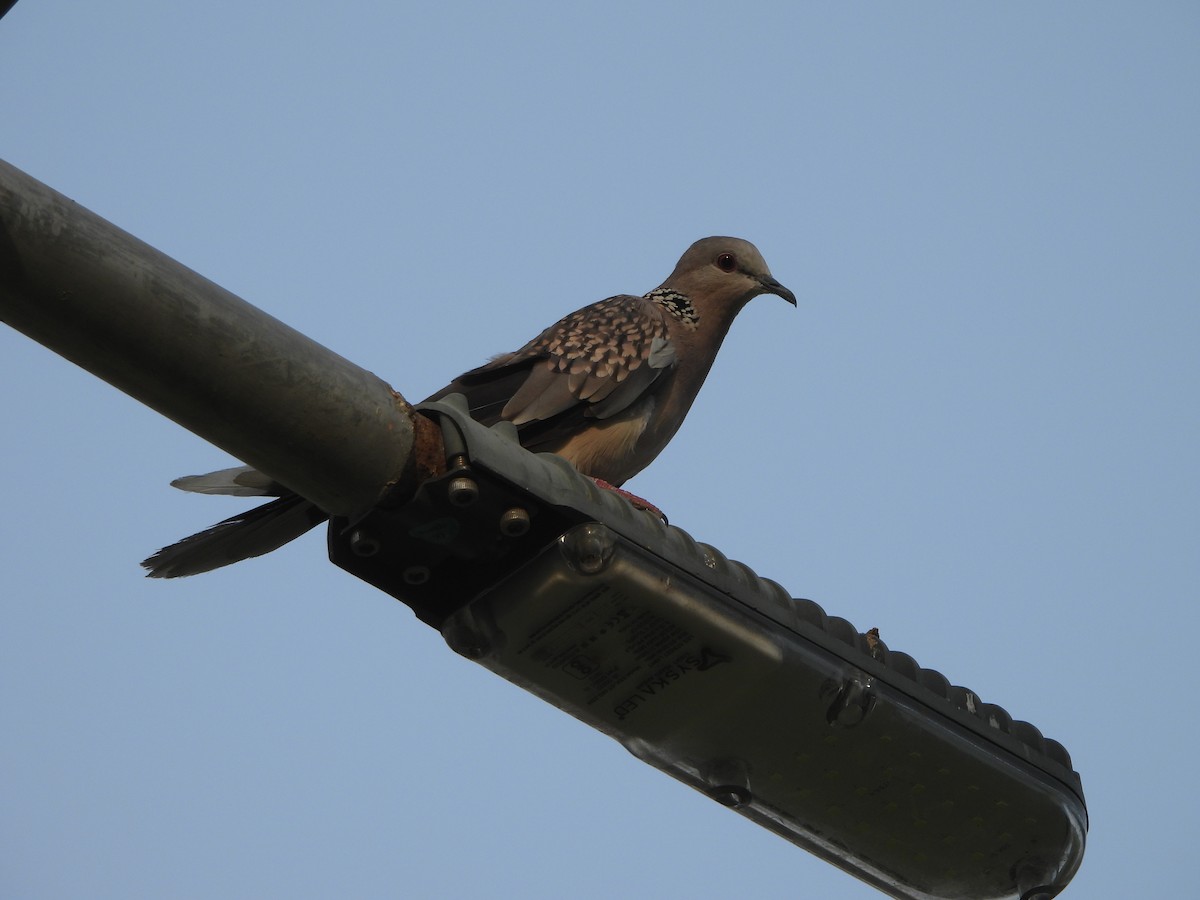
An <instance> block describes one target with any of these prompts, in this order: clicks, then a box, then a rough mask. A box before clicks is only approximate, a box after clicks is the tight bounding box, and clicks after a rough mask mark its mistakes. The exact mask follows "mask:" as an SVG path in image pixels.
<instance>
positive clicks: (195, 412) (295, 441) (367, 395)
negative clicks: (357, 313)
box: [0, 160, 425, 516]
mask: <svg viewBox="0 0 1200 900" xmlns="http://www.w3.org/2000/svg"><path fill="white" fill-rule="evenodd" d="M0 320H3V321H4V322H7V323H8V324H9V325H11V326H12V327H13V328H15V329H17V330H18V331H21V332H23V333H24V334H26V335H28V336H29V337H31V338H33V339H34V340H35V341H38V342H39V343H41V344H44V345H45V346H47V347H49V348H50V349H51V350H53V351H54V352H56V353H58V354H60V355H62V356H64V357H66V358H67V359H69V360H71V361H72V362H74V363H75V364H77V365H79V366H81V367H83V368H84V369H86V370H88V371H89V372H91V373H92V374H94V375H96V376H98V377H100V378H102V379H104V380H105V381H107V382H108V383H109V384H111V385H113V386H114V387H116V388H119V389H120V390H122V391H124V392H125V393H127V394H129V395H131V396H133V397H135V398H136V399H138V400H140V401H142V402H143V403H145V404H146V405H147V406H150V407H152V408H153V409H155V410H157V411H158V412H160V413H162V414H163V415H165V416H167V417H168V418H171V419H173V420H174V421H176V422H178V423H179V424H180V425H182V426H183V427H184V428H187V429H188V430H190V431H193V432H195V433H196V434H197V435H199V436H200V437H203V438H205V439H206V440H208V441H211V442H212V443H214V444H216V445H217V446H218V447H221V448H222V449H224V450H226V451H228V452H229V453H231V454H232V455H233V456H235V457H237V458H238V459H241V460H243V461H244V462H246V463H248V464H249V465H252V466H254V467H255V468H257V469H260V470H261V471H263V472H265V473H267V474H268V475H270V476H272V477H273V478H275V479H276V480H277V481H279V482H280V483H282V484H285V485H287V486H288V487H289V488H291V489H292V490H294V491H296V492H297V493H299V494H301V495H302V496H304V497H306V498H308V499H309V500H311V501H313V502H314V503H316V504H317V505H318V506H320V507H321V508H322V509H324V510H325V511H326V512H328V513H330V514H332V515H343V516H355V515H357V514H359V513H362V512H365V511H366V510H367V509H369V508H370V507H372V506H374V505H375V504H376V503H377V502H378V501H379V500H380V499H381V497H383V496H384V495H385V494H386V493H388V492H389V490H391V489H392V488H396V487H398V488H400V489H401V490H407V489H411V488H412V487H414V486H415V480H416V465H415V462H414V454H413V445H414V430H415V425H414V419H418V420H420V421H421V422H424V421H425V420H424V419H423V418H422V417H420V416H417V415H416V414H415V413H414V412H413V410H412V407H411V406H409V405H408V403H407V402H406V401H405V400H404V398H403V397H401V396H400V395H399V394H397V393H396V392H395V391H393V390H392V389H391V388H390V387H389V386H388V385H387V384H385V383H384V382H383V381H382V380H381V379H379V378H378V377H376V376H375V375H373V374H371V373H370V372H368V371H366V370H365V369H362V368H359V367H358V366H356V365H354V364H353V363H351V362H350V361H348V360H346V359H344V358H342V357H341V356H338V355H337V354H336V353H334V352H332V351H331V350H329V349H327V348H325V347H322V346H321V345H320V344H318V343H316V342H315V341H312V340H310V339H309V338H307V337H305V336H304V335H302V334H300V332H298V331H296V330H294V329H292V328H289V327H288V326H287V325H285V324H283V323H282V322H280V321H279V320H277V319H275V318H272V317H271V316H269V315H267V314H266V313H264V312H263V311H261V310H259V309H257V308H255V307H253V306H251V305H250V304H248V303H246V302H245V301H244V300H241V299H239V298H238V297H235V296H234V295H233V294H231V293H229V292H228V291H226V290H224V289H223V288H221V287H218V286H217V285H215V284H213V283H212V282H211V281H209V280H207V279H206V278H203V277H202V276H200V275H198V274H197V273H195V272H193V271H191V270H190V269H188V268H186V267H184V266H182V265H180V264H179V263H177V262H175V261H174V260H172V259H170V258H169V257H167V256H166V255H164V254H162V253H160V252H159V251H157V250H155V249H154V248H153V247H150V246H149V245H147V244H144V243H143V242H141V241H139V240H138V239H137V238H135V237H133V236H132V235H130V234H127V233H126V232H124V231H121V230H120V229H119V228H117V227H116V226H114V225H112V224H110V223H109V222H107V221H105V220H104V219H102V218H100V217H99V216H97V215H95V214H94V213H92V212H89V211H88V210H86V209H84V208H83V207H81V206H79V204H77V203H75V202H73V201H71V200H69V199H67V198H66V197H64V196H62V195H61V194H59V193H57V192H56V191H54V190H52V189H50V188H49V187H47V186H46V185H44V184H42V183H41V182H39V181H37V180H35V179H33V178H31V177H30V176H28V175H26V174H25V173H24V172H21V171H20V170H19V169H16V168H14V167H13V166H11V165H9V164H8V163H6V162H4V161H2V160H0ZM422 432H423V429H422Z"/></svg>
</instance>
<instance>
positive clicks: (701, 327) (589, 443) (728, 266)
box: [142, 237, 796, 578]
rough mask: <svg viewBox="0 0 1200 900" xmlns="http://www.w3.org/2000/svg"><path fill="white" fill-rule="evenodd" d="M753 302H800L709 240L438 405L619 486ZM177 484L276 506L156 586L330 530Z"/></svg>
mask: <svg viewBox="0 0 1200 900" xmlns="http://www.w3.org/2000/svg"><path fill="white" fill-rule="evenodd" d="M759 294H777V295H778V296H780V297H783V298H784V299H785V300H787V301H788V302H789V303H792V304H793V305H794V304H795V303H796V297H795V295H794V294H793V293H792V292H791V291H789V290H788V289H787V288H785V287H784V286H783V285H782V284H780V283H779V282H778V281H776V280H775V279H774V278H773V277H772V276H771V273H770V271H769V270H768V269H767V264H766V262H765V261H764V260H763V258H762V255H761V254H760V253H759V252H758V249H757V248H756V247H755V246H754V245H753V244H751V243H749V242H748V241H743V240H739V239H738V238H730V237H709V238H704V239H703V240H699V241H697V242H696V243H694V244H692V246H691V247H689V248H688V250H687V252H686V253H684V254H683V256H682V257H681V258H680V260H679V263H678V264H677V265H676V266H675V270H674V271H673V272H672V273H671V275H670V277H668V278H667V280H666V281H664V282H663V283H662V284H661V285H660V286H659V287H657V288H655V289H654V290H652V291H650V293H648V294H646V295H645V296H642V297H635V296H632V295H630V294H621V295H618V296H616V297H609V298H608V299H607V300H601V301H600V302H598V303H593V304H592V305H591V306H585V307H584V308H583V309H580V310H578V311H576V312H573V313H571V314H570V315H569V316H567V317H566V318H564V319H561V320H559V321H558V322H556V323H555V324H554V325H551V326H550V327H549V328H547V329H546V330H545V331H543V332H542V333H541V334H539V335H538V336H537V337H536V338H534V339H533V340H532V341H530V342H529V343H528V344H526V345H525V346H524V347H522V348H521V349H520V350H517V351H516V352H514V353H505V354H502V355H500V356H498V357H496V358H495V359H493V360H492V361H491V362H489V363H487V364H486V365H483V366H480V367H479V368H477V369H472V370H471V371H470V372H467V373H465V374H463V375H460V376H459V377H458V378H456V379H455V380H454V381H452V382H451V383H450V384H448V385H447V386H446V387H444V388H443V389H442V390H440V391H438V392H437V393H436V394H434V395H433V396H432V397H430V399H431V400H435V399H439V398H441V397H444V396H445V395H447V394H451V393H460V394H464V395H465V396H466V397H467V401H468V405H469V407H470V409H471V415H472V416H473V417H474V418H475V419H477V420H478V421H480V422H483V423H484V424H487V425H491V424H494V423H496V422H497V421H500V420H502V419H507V420H508V421H510V422H512V423H513V424H514V425H516V426H517V431H518V435H519V436H520V440H521V444H522V446H524V447H525V448H526V449H528V450H532V451H535V452H550V453H556V454H558V455H559V456H562V457H564V458H566V459H567V460H569V461H570V462H571V463H572V464H573V465H574V466H575V467H576V468H577V469H578V470H579V471H580V472H581V473H583V474H585V475H588V476H591V477H592V478H595V479H597V480H598V481H603V482H607V483H608V484H609V485H612V486H619V485H621V484H623V483H624V482H625V481H626V480H627V479H629V478H632V477H633V476H634V475H636V474H637V473H638V472H640V471H641V470H642V469H644V468H645V467H646V466H647V465H649V464H650V463H651V462H652V461H653V460H654V458H655V457H656V456H658V454H659V452H660V451H661V450H662V449H663V447H665V446H666V444H667V442H668V441H669V440H670V439H671V438H672V437H673V436H674V434H675V432H676V431H678V429H679V426H680V425H681V424H682V422H683V419H684V416H685V415H687V411H688V409H689V408H690V407H691V405H692V401H693V400H694V399H695V398H696V394H697V392H698V391H699V390H700V385H701V384H703V383H704V379H705V377H706V376H707V375H708V371H709V369H710V368H711V367H712V364H713V360H714V359H715V358H716V355H717V350H718V349H719V348H720V346H721V342H722V341H723V340H724V338H725V335H726V333H727V332H728V331H729V326H730V325H731V324H732V323H733V319H734V317H735V316H736V315H737V314H738V313H739V312H740V311H741V310H742V308H743V307H744V306H745V305H746V304H747V303H748V302H749V301H750V300H751V299H753V298H754V297H756V296H758V295H759ZM172 484H173V485H174V486H175V487H178V488H181V489H182V490H186V491H194V492H197V493H205V494H234V495H238V496H268V497H278V498H279V499H277V500H274V501H273V502H271V503H267V504H265V505H263V506H259V507H256V508H254V509H251V510H248V511H247V512H244V513H242V514H240V515H237V516H234V517H232V518H230V519H226V520H225V521H223V522H219V523H217V524H216V525H214V526H212V527H211V528H209V529H207V530H206V531H202V532H200V533H199V534H194V535H192V536H191V537H188V538H184V539H183V540H182V541H179V542H178V543H176V544H172V545H171V546H169V547H164V548H163V549H162V550H159V551H158V552H157V553H155V554H154V555H153V556H151V557H150V558H149V559H147V560H145V561H144V562H143V563H142V565H143V566H145V567H146V568H147V569H149V573H148V574H149V575H150V576H151V577H154V578H173V577H177V576H180V575H194V574H197V573H199V572H207V571H209V570H211V569H216V568H219V567H221V566H225V565H228V564H230V563H232V562H237V561H238V560H242V559H248V558H250V557H253V556H261V555H262V554H264V553H267V552H269V551H271V550H274V549H276V548H278V547H280V546H282V545H283V544H285V543H287V542H288V541H290V540H292V539H294V538H296V537H299V536H300V535H301V534H303V533H304V532H306V531H308V530H309V529H310V528H312V527H313V526H315V525H317V524H319V523H320V522H323V521H325V519H326V518H328V517H327V515H326V514H325V513H324V512H322V511H321V510H320V509H318V508H317V507H316V506H314V505H313V504H312V503H309V502H308V501H307V500H305V499H304V498H302V497H300V496H299V495H297V494H294V493H292V492H291V491H289V490H288V489H287V488H285V487H284V486H283V485H281V484H279V483H277V482H275V481H273V480H272V479H271V478H270V477H269V476H267V475H264V474H262V473H261V472H257V471H255V470H254V469H251V468H249V467H248V466H243V467H237V468H232V469H223V470H221V471H219V472H212V473H210V474H208V475H193V476H188V477H185V478H179V479H177V480H175V481H173V482H172Z"/></svg>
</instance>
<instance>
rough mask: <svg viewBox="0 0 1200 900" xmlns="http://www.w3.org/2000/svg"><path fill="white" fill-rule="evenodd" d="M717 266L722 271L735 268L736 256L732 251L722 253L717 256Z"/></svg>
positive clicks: (730, 270) (729, 270)
mask: <svg viewBox="0 0 1200 900" xmlns="http://www.w3.org/2000/svg"><path fill="white" fill-rule="evenodd" d="M717 268H718V269H720V270H721V271H722V272H732V271H733V270H734V269H736V268H737V257H736V256H734V255H733V254H732V253H722V254H721V255H720V256H718V257H717Z"/></svg>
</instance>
